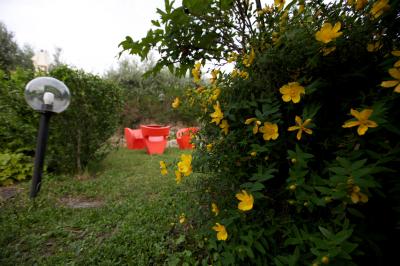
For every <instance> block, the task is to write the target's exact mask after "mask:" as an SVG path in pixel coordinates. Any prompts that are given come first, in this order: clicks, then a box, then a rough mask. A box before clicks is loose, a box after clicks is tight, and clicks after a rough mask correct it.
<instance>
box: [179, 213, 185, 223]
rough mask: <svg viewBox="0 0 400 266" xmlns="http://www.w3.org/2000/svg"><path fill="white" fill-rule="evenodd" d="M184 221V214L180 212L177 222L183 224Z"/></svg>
mask: <svg viewBox="0 0 400 266" xmlns="http://www.w3.org/2000/svg"><path fill="white" fill-rule="evenodd" d="M184 222H186V217H185V214H184V213H182V214H181V215H180V216H179V223H180V224H183V223H184Z"/></svg>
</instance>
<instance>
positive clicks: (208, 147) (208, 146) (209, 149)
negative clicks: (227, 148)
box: [206, 143, 213, 151]
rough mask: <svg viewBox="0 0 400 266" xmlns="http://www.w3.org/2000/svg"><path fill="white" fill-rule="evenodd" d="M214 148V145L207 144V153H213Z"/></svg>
mask: <svg viewBox="0 0 400 266" xmlns="http://www.w3.org/2000/svg"><path fill="white" fill-rule="evenodd" d="M212 147H213V145H212V144H211V143H210V144H207V145H206V148H207V151H211V149H212Z"/></svg>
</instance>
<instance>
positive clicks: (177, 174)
mask: <svg viewBox="0 0 400 266" xmlns="http://www.w3.org/2000/svg"><path fill="white" fill-rule="evenodd" d="M175 181H176V183H177V184H179V183H181V182H182V174H181V172H179V171H178V170H175Z"/></svg>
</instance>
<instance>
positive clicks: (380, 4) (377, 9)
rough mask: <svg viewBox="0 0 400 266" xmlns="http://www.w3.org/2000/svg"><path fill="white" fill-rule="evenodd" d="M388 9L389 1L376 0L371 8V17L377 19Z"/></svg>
mask: <svg viewBox="0 0 400 266" xmlns="http://www.w3.org/2000/svg"><path fill="white" fill-rule="evenodd" d="M389 9H390V5H389V0H378V1H376V2H375V3H374V5H373V6H372V8H371V11H370V13H371V15H372V16H373V17H374V18H375V19H376V18H379V17H380V16H381V15H382V14H383V12H385V11H387V10H389Z"/></svg>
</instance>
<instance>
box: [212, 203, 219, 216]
mask: <svg viewBox="0 0 400 266" xmlns="http://www.w3.org/2000/svg"><path fill="white" fill-rule="evenodd" d="M211 211H212V212H213V213H214V214H215V216H217V215H218V214H219V209H218V206H217V204H215V203H214V202H213V203H211Z"/></svg>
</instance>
